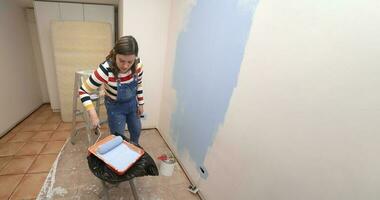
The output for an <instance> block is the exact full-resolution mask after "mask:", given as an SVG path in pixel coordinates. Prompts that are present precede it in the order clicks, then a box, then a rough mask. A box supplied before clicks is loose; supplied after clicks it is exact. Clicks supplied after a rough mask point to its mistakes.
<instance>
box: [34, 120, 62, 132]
mask: <svg viewBox="0 0 380 200" xmlns="http://www.w3.org/2000/svg"><path fill="white" fill-rule="evenodd" d="M58 126H59V122H54V123H49V122H47V123H46V124H44V125H42V126H41V127H40V128H39V130H40V131H54V130H56V129H57V128H58Z"/></svg>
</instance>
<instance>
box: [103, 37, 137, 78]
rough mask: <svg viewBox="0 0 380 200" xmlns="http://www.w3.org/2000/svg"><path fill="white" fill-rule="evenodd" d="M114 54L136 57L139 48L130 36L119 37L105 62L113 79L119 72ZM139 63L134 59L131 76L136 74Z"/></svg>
mask: <svg viewBox="0 0 380 200" xmlns="http://www.w3.org/2000/svg"><path fill="white" fill-rule="evenodd" d="M116 54H121V55H135V56H136V57H137V56H138V54H139V46H138V44H137V41H136V39H135V38H134V37H133V36H131V35H128V36H123V37H120V38H119V40H118V41H117V42H116V44H115V46H114V47H113V48H112V50H111V51H110V53H109V54H108V56H107V57H106V60H107V61H108V63H109V65H110V67H111V71H112V73H113V74H114V76H115V77H118V74H119V72H120V70H119V68H118V67H117V66H116ZM138 63H139V59H136V60H135V62H134V63H133V65H132V66H131V70H132V74H135V73H136V66H137V64H138Z"/></svg>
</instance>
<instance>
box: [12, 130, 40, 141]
mask: <svg viewBox="0 0 380 200" xmlns="http://www.w3.org/2000/svg"><path fill="white" fill-rule="evenodd" d="M35 134H36V133H35V132H17V133H16V135H15V136H14V137H12V139H10V140H9V141H8V142H27V141H29V139H30V138H31V137H33V136H34V135H35Z"/></svg>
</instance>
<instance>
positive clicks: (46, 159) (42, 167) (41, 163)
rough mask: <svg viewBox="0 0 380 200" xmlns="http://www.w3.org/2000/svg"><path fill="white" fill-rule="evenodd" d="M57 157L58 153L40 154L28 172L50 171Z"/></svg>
mask: <svg viewBox="0 0 380 200" xmlns="http://www.w3.org/2000/svg"><path fill="white" fill-rule="evenodd" d="M56 158H57V154H46V155H39V156H38V157H37V158H36V160H35V161H34V163H33V164H32V166H31V167H30V168H29V170H28V173H41V172H49V171H50V168H51V166H52V164H53V163H54V161H55V159H56Z"/></svg>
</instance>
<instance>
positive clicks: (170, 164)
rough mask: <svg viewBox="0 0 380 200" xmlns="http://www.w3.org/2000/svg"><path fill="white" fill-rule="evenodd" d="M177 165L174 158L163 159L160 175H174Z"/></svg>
mask: <svg viewBox="0 0 380 200" xmlns="http://www.w3.org/2000/svg"><path fill="white" fill-rule="evenodd" d="M174 166H175V160H174V159H167V160H162V161H161V165H160V173H159V174H160V175H162V176H172V175H173V171H174Z"/></svg>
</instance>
